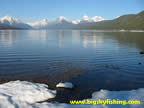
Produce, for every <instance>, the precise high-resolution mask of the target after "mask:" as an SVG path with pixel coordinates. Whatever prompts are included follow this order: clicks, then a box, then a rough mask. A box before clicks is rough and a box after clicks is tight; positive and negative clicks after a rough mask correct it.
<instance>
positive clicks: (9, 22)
mask: <svg viewBox="0 0 144 108" xmlns="http://www.w3.org/2000/svg"><path fill="white" fill-rule="evenodd" d="M0 26H1V27H15V28H26V29H29V28H31V26H29V25H28V24H26V23H23V22H22V21H20V20H19V19H17V18H12V17H10V16H5V17H2V18H0Z"/></svg>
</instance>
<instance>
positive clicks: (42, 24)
mask: <svg viewBox="0 0 144 108" xmlns="http://www.w3.org/2000/svg"><path fill="white" fill-rule="evenodd" d="M0 29H115V30H117V29H125V30H131V29H133V30H144V11H142V12H140V13H138V14H129V15H123V16H120V17H118V18H116V19H113V20H104V18H102V17H100V16H95V17H92V18H90V17H88V16H84V17H83V18H82V19H81V20H69V19H68V18H66V17H64V16H60V17H59V18H57V19H56V20H55V21H48V20H47V19H43V20H42V21H38V22H32V23H24V22H22V21H21V20H19V19H16V18H12V17H10V16H5V17H3V18H0Z"/></svg>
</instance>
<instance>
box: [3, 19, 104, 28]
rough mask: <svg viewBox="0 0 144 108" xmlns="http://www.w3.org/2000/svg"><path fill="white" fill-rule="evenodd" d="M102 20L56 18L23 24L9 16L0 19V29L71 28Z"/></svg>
mask: <svg viewBox="0 0 144 108" xmlns="http://www.w3.org/2000/svg"><path fill="white" fill-rule="evenodd" d="M103 20H104V18H102V17H100V16H95V17H92V18H90V17H88V16H83V18H82V19H81V20H79V19H75V20H70V19H68V18H66V17H64V16H60V17H58V18H57V19H56V20H53V21H49V20H48V19H43V20H41V21H38V22H31V23H24V22H22V21H21V20H19V19H17V18H12V17H10V16H5V17H3V18H0V27H14V28H21V29H30V28H34V29H48V28H52V29H54V28H62V29H63V28H72V27H76V26H81V25H83V24H92V23H95V22H99V21H103Z"/></svg>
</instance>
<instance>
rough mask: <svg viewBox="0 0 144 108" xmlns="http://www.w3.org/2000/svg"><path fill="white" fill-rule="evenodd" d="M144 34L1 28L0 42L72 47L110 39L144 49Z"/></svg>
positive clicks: (6, 44)
mask: <svg viewBox="0 0 144 108" xmlns="http://www.w3.org/2000/svg"><path fill="white" fill-rule="evenodd" d="M142 35H144V33H135V32H132V33H131V32H97V31H88V30H87V31H84V30H0V44H2V45H4V46H5V47H12V46H13V44H14V43H15V42H17V40H26V41H30V40H31V41H34V40H38V41H39V42H41V43H42V44H46V43H47V44H51V43H52V42H54V44H55V46H56V45H57V47H59V48H68V47H69V48H70V47H71V46H73V45H78V46H79V45H81V46H82V47H83V48H88V47H89V46H90V47H94V48H96V46H97V45H100V44H103V43H104V40H106V39H110V40H114V41H116V42H117V43H118V44H122V45H126V46H128V47H137V48H139V49H142V50H144V47H143V46H144V42H143V40H144V37H143V36H142ZM51 45H52V44H51Z"/></svg>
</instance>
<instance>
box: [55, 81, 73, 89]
mask: <svg viewBox="0 0 144 108" xmlns="http://www.w3.org/2000/svg"><path fill="white" fill-rule="evenodd" d="M56 87H60V88H73V84H72V83H70V82H65V83H61V82H60V83H58V84H57V85H56Z"/></svg>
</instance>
